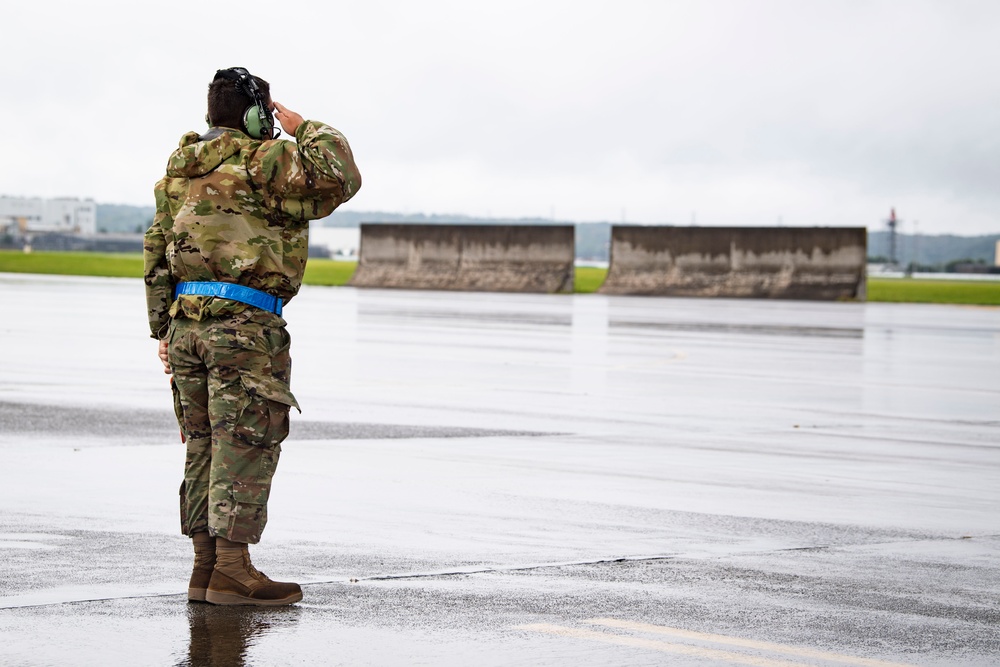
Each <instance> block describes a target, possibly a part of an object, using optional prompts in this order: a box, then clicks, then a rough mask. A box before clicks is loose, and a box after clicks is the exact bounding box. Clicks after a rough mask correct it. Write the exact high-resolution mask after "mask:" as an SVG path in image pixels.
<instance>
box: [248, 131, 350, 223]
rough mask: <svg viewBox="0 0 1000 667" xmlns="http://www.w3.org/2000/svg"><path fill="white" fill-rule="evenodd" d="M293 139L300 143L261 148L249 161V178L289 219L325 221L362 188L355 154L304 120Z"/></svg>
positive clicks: (274, 143) (340, 140) (338, 135)
mask: <svg viewBox="0 0 1000 667" xmlns="http://www.w3.org/2000/svg"><path fill="white" fill-rule="evenodd" d="M295 138H296V140H297V141H298V144H295V143H293V142H291V141H269V142H265V143H264V144H262V145H261V147H260V149H258V150H257V153H256V155H255V156H254V159H253V160H252V161H251V164H250V177H251V179H252V180H253V181H254V184H255V185H256V186H257V187H259V188H260V190H261V192H262V193H263V194H264V197H265V203H266V204H267V206H268V208H271V209H272V210H278V211H281V213H283V214H284V216H285V217H286V218H289V219H291V220H293V221H296V222H305V221H307V220H315V219H317V218H325V217H326V216H328V215H330V214H331V213H333V210H334V209H335V208H337V207H338V206H340V205H341V204H343V203H344V202H345V201H347V200H348V199H350V198H351V197H353V196H354V194H355V193H356V192H357V191H358V189H359V188H360V187H361V174H360V172H359V171H358V167H357V165H356V164H355V163H354V155H353V154H352V153H351V147H350V146H349V145H348V143H347V139H345V138H344V135H342V134H341V133H340V132H338V131H337V130H335V129H333V128H332V127H330V126H329V125H324V124H323V123H320V122H317V121H313V120H307V121H304V122H303V123H302V124H301V125H300V126H299V128H298V130H297V131H296V132H295Z"/></svg>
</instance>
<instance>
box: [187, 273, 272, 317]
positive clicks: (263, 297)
mask: <svg viewBox="0 0 1000 667" xmlns="http://www.w3.org/2000/svg"><path fill="white" fill-rule="evenodd" d="M181 294H194V295H197V296H218V297H221V298H223V299H229V300H231V301H239V302H240V303H246V304H249V305H251V306H254V307H256V308H260V309H261V310H266V311H267V312H269V313H274V314H275V315H281V299H279V298H278V297H276V296H272V295H270V294H268V293H267V292H261V291H260V290H259V289H254V288H252V287H247V286H246V285H237V284H236V283H214V282H213V283H209V282H196V281H192V282H185V283H177V287H175V288H174V298H175V299H176V298H177V297H178V296H180V295H181Z"/></svg>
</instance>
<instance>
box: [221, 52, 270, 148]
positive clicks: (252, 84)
mask: <svg viewBox="0 0 1000 667" xmlns="http://www.w3.org/2000/svg"><path fill="white" fill-rule="evenodd" d="M220 78H221V79H226V80H227V81H233V82H235V83H236V90H238V91H240V92H241V93H243V94H244V95H246V96H247V97H249V98H250V99H251V100H253V104H251V105H250V106H248V107H247V109H246V111H244V112H243V129H245V130H246V131H247V134H249V135H250V136H251V137H253V138H254V139H274V138H275V134H274V116H273V115H271V110H270V109H268V108H267V103H266V102H265V101H264V94H263V93H262V92H261V90H260V88H259V87H258V86H257V81H255V80H254V78H253V77H252V76H251V75H250V72H248V71H246V69H245V68H243V67H230V68H229V69H220V70H218V71H217V72H216V73H215V78H214V79H213V81H216V80H218V79H220Z"/></svg>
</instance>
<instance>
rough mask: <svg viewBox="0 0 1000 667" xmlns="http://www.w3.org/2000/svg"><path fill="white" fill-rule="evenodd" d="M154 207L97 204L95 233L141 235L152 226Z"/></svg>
mask: <svg viewBox="0 0 1000 667" xmlns="http://www.w3.org/2000/svg"><path fill="white" fill-rule="evenodd" d="M155 212H156V207H154V206H129V205H128V204H98V205H97V231H98V233H106V234H123V233H137V232H138V233H140V234H141V233H142V232H145V231H146V230H147V229H149V226H150V225H151V224H153V213H155Z"/></svg>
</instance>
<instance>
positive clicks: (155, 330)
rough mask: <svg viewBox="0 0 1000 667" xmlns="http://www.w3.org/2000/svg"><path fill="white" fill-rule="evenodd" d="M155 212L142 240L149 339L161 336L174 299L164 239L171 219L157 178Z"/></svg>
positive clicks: (164, 192) (164, 193)
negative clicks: (164, 231)
mask: <svg viewBox="0 0 1000 667" xmlns="http://www.w3.org/2000/svg"><path fill="white" fill-rule="evenodd" d="M154 192H155V194H156V215H155V216H154V217H153V224H152V225H150V227H149V229H148V230H146V235H145V237H144V239H143V250H142V259H143V281H144V282H145V283H146V309H147V315H148V316H149V330H150V334H151V337H152V338H157V339H159V338H161V337H162V335H163V331H164V330H165V327H166V324H167V322H168V321H169V319H170V316H169V314H168V311H169V310H170V304H171V302H172V301H173V299H174V294H173V291H174V281H173V278H172V277H171V275H170V266H169V264H168V262H167V241H166V238H165V236H164V233H163V230H164V227H165V226H169V225H170V224H171V222H172V220H173V218H172V217H171V214H170V207H169V206H168V205H167V196H166V189H165V184H164V182H163V181H160V182H159V183H157V184H156V188H155V190H154Z"/></svg>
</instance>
